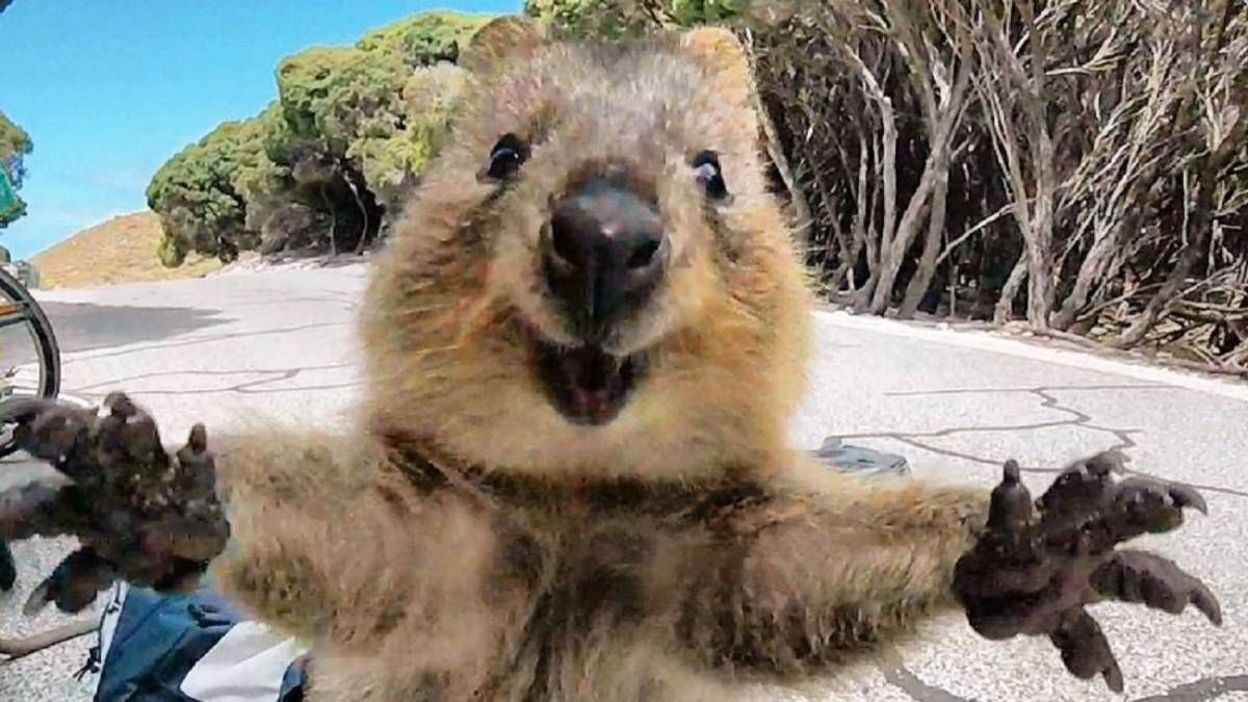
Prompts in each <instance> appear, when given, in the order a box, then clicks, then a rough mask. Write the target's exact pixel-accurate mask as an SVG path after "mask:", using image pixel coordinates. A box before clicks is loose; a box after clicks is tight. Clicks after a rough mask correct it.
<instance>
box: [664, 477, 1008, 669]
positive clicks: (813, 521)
mask: <svg viewBox="0 0 1248 702" xmlns="http://www.w3.org/2000/svg"><path fill="white" fill-rule="evenodd" d="M824 470H826V469H824ZM988 503H989V492H988V491H987V490H978V489H969V488H957V487H938V486H933V485H927V484H924V483H920V482H917V481H903V480H894V479H868V480H857V479H851V478H845V479H839V478H837V477H834V476H829V477H828V478H827V480H826V486H825V487H824V488H823V489H821V490H818V491H815V490H812V491H809V492H808V491H804V490H801V489H797V490H783V491H781V492H779V493H778V494H776V495H775V496H774V497H773V498H771V499H770V500H769V501H767V502H766V503H765V504H763V505H761V506H754V507H742V508H741V509H740V510H739V511H736V512H735V513H733V512H732V511H730V512H729V513H726V514H724V515H723V516H722V517H720V519H722V522H723V523H722V524H713V523H708V524H706V525H704V526H703V527H702V528H699V529H697V530H694V531H691V532H689V533H687V534H685V535H684V537H683V538H682V539H678V540H676V541H674V542H672V543H671V544H669V546H668V548H667V549H665V552H664V553H663V554H662V555H661V556H660V558H659V561H658V563H657V564H656V566H657V567H656V569H655V577H654V579H653V580H652V581H651V583H650V587H651V590H650V597H651V598H652V599H653V600H654V601H655V602H657V603H661V604H660V607H661V608H662V609H663V611H664V614H665V615H666V616H667V617H669V618H670V622H669V623H670V631H672V632H674V635H675V636H676V638H677V639H678V642H677V645H678V646H679V647H681V648H682V649H684V652H685V653H686V654H687V655H688V656H691V657H692V658H693V659H694V660H695V661H696V662H697V663H699V664H701V665H704V666H708V667H711V668H715V669H727V670H731V671H732V672H734V673H736V674H747V675H748V674H758V675H761V676H764V677H768V678H781V679H784V678H793V677H800V676H803V675H808V674H817V673H818V672H819V671H820V670H823V669H826V668H828V667H831V666H837V665H841V664H845V663H848V662H851V661H852V659H853V658H854V657H855V656H856V655H859V654H862V653H865V652H870V651H872V650H875V649H877V648H878V646H879V645H880V644H882V643H886V642H889V641H892V640H896V639H901V638H904V637H905V636H906V635H908V634H910V633H912V632H913V631H914V630H915V625H916V624H918V623H920V622H921V621H922V620H924V619H925V618H927V617H929V616H932V615H933V614H936V613H939V612H942V611H948V610H949V609H951V608H953V607H956V604H957V603H956V599H955V597H954V594H953V588H952V585H953V577H954V568H955V565H956V563H957V562H958V559H959V558H960V557H961V556H963V555H964V554H965V553H966V552H967V551H968V550H969V549H970V548H971V547H972V546H973V545H974V542H975V535H976V533H977V532H978V531H979V530H980V528H981V527H982V525H983V523H984V520H985V518H986V515H987V509H988Z"/></svg>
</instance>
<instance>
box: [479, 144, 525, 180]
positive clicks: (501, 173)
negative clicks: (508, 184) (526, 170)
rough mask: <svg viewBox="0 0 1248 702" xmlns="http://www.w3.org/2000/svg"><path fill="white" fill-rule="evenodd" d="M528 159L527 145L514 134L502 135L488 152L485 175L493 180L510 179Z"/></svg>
mask: <svg viewBox="0 0 1248 702" xmlns="http://www.w3.org/2000/svg"><path fill="white" fill-rule="evenodd" d="M528 158H529V145H528V144H526V143H524V141H523V140H522V139H520V137H518V136H516V135H515V134H504V135H503V137H502V138H501V139H499V140H498V143H497V144H495V145H494V148H493V149H492V150H491V151H490V162H489V164H488V165H487V166H486V168H485V175H486V176H487V177H489V178H493V179H494V180H503V179H506V178H510V177H511V176H513V175H515V174H516V171H519V170H520V166H522V165H524V162H525V161H527V160H528Z"/></svg>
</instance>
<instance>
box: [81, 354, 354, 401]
mask: <svg viewBox="0 0 1248 702" xmlns="http://www.w3.org/2000/svg"><path fill="white" fill-rule="evenodd" d="M354 365H355V364H353V363H346V362H344V363H331V364H325V365H319V366H301V367H298V368H264V369H259V368H255V369H253V368H246V369H238V370H207V369H200V370H164V371H153V372H151V373H140V374H138V375H131V376H124V377H121V378H117V379H114V380H109V381H107V382H99V383H90V384H87V385H79V386H77V387H74V388H70V390H69V392H71V393H82V394H87V395H91V396H95V395H99V394H101V393H98V392H93V391H94V390H95V389H97V388H103V387H108V388H116V387H117V386H119V385H124V384H125V383H129V382H132V381H136V380H149V379H151V378H160V377H164V376H170V375H176V376H188V375H189V376H227V375H267V376H275V377H267V378H259V379H253V380H247V381H244V382H242V383H239V384H238V385H233V386H227V387H224V388H213V389H207V390H177V391H173V390H170V391H161V390H155V391H152V392H151V393H147V392H146V391H136V393H135V394H170V393H186V394H195V393H201V392H228V391H231V390H234V391H238V392H247V389H246V388H251V387H254V386H256V385H261V384H264V383H271V382H274V381H278V380H290V379H291V378H294V377H295V376H297V375H299V374H300V373H303V372H305V371H318V370H335V369H339V368H351V367H353V366H354ZM306 387H307V388H308V389H315V388H313V387H312V386H306ZM291 389H298V390H302V389H304V388H303V387H300V388H291Z"/></svg>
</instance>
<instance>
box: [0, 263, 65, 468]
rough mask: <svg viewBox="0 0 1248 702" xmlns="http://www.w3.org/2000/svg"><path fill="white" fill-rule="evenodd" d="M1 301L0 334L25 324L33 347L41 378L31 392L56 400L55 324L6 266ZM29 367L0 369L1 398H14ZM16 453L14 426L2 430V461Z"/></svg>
mask: <svg viewBox="0 0 1248 702" xmlns="http://www.w3.org/2000/svg"><path fill="white" fill-rule="evenodd" d="M0 298H2V299H0V330H3V329H6V328H8V327H12V326H16V325H18V324H24V325H26V328H27V332H28V333H29V334H30V338H31V341H32V342H33V343H34V346H35V354H36V358H35V365H36V372H37V373H38V377H37V379H36V380H35V382H34V387H33V388H32V392H33V394H34V395H35V396H37V397H49V398H50V397H56V396H57V394H59V393H60V390H61V350H60V346H59V345H58V344H57V340H56V334H55V333H54V332H53V331H52V323H51V322H50V321H48V317H47V315H46V314H44V311H43V308H42V307H40V306H39V303H38V302H37V301H36V300H35V298H34V297H33V296H32V295H31V294H30V291H28V290H27V289H26V286H24V285H22V283H21V282H20V281H19V280H18V279H17V278H16V277H14V276H13V274H12V273H10V272H9V270H8V268H7V267H6V266H0ZM4 356H5V350H4V349H3V348H0V363H3V362H4ZM29 365H30V364H29V363H19V364H17V365H14V366H10V367H7V368H3V367H0V398H3V397H7V396H8V395H11V394H13V392H14V390H15V387H16V386H15V384H14V381H15V380H18V379H19V378H20V377H21V375H22V373H23V371H28V370H29ZM16 450H17V442H16V440H15V439H14V436H13V426H12V425H11V424H6V425H4V426H0V458H3V457H5V456H8V455H10V454H12V453H13V452H14V451H16Z"/></svg>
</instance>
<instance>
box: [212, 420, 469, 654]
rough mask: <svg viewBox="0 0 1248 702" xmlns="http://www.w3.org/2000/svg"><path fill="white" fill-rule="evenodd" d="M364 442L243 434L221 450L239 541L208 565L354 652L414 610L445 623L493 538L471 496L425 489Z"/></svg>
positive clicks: (304, 629) (300, 625) (274, 621)
mask: <svg viewBox="0 0 1248 702" xmlns="http://www.w3.org/2000/svg"><path fill="white" fill-rule="evenodd" d="M361 443H364V442H361V441H360V440H358V439H355V440H350V441H348V440H347V439H346V438H344V437H329V436H318V435H308V434H290V435H276V434H275V435H270V436H255V437H251V438H249V439H247V440H246V441H237V442H235V443H234V445H233V446H231V448H230V449H229V450H228V451H226V452H224V453H223V454H222V455H221V456H220V457H219V458H218V466H219V468H218V470H219V475H221V478H222V493H223V495H224V496H225V498H226V499H227V501H228V506H227V514H228V516H229V520H230V525H231V529H232V541H231V545H230V548H228V549H227V550H226V552H225V553H223V554H222V555H221V556H219V557H218V558H217V559H216V560H215V561H214V562H213V565H212V569H211V570H210V572H209V576H210V577H211V578H212V579H213V581H214V582H215V584H216V586H217V587H219V588H220V589H221V590H222V591H223V592H224V593H225V594H227V595H229V596H231V597H233V598H235V599H237V600H238V601H239V602H240V603H242V604H243V605H244V606H245V607H246V608H248V609H249V610H250V611H252V612H254V614H255V615H256V616H257V618H259V619H261V620H263V621H265V622H266V623H268V624H271V625H273V626H274V627H275V628H277V629H279V630H282V631H285V632H287V633H288V634H292V635H295V636H298V637H300V638H303V639H305V640H308V641H313V642H318V643H321V644H323V645H326V646H329V647H331V648H339V649H343V650H348V651H349V650H355V651H367V650H376V649H377V647H378V646H379V644H380V643H381V642H382V641H383V640H384V639H386V638H387V637H388V636H389V635H390V634H391V633H392V632H393V631H394V630H395V629H396V628H398V627H400V626H404V625H405V622H406V627H407V628H408V629H409V630H410V629H412V628H413V626H415V625H414V624H413V622H412V621H411V620H412V619H419V620H420V621H421V622H423V624H421V625H420V627H418V628H422V630H424V629H427V630H428V631H429V632H436V631H437V630H438V628H439V626H440V617H439V616H438V614H439V613H440V612H439V611H440V610H446V609H447V608H448V606H450V605H449V602H450V601H443V600H442V598H443V597H449V598H461V599H463V598H464V595H465V593H468V592H471V588H472V587H474V586H475V585H476V584H477V583H476V581H475V580H474V578H476V577H479V568H480V566H481V564H482V563H483V562H484V560H485V549H488V548H489V544H490V543H491V539H490V536H489V533H488V531H487V528H486V527H485V526H484V524H483V522H482V520H481V519H480V518H479V515H477V514H475V513H474V512H473V510H472V508H471V507H470V506H468V505H465V504H463V503H462V502H456V501H454V499H453V498H452V497H438V496H434V495H425V494H420V493H418V492H417V491H416V490H414V489H413V488H412V485H411V483H410V481H408V480H407V479H406V478H404V477H403V476H402V475H401V474H400V473H399V472H398V470H397V469H395V468H394V467H393V466H391V465H390V464H388V463H387V462H386V459H385V457H384V456H382V455H381V452H380V451H379V450H377V451H373V450H370V449H368V448H361ZM468 599H471V598H468ZM453 601H454V602H458V601H459V600H453ZM461 624H463V622H461Z"/></svg>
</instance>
